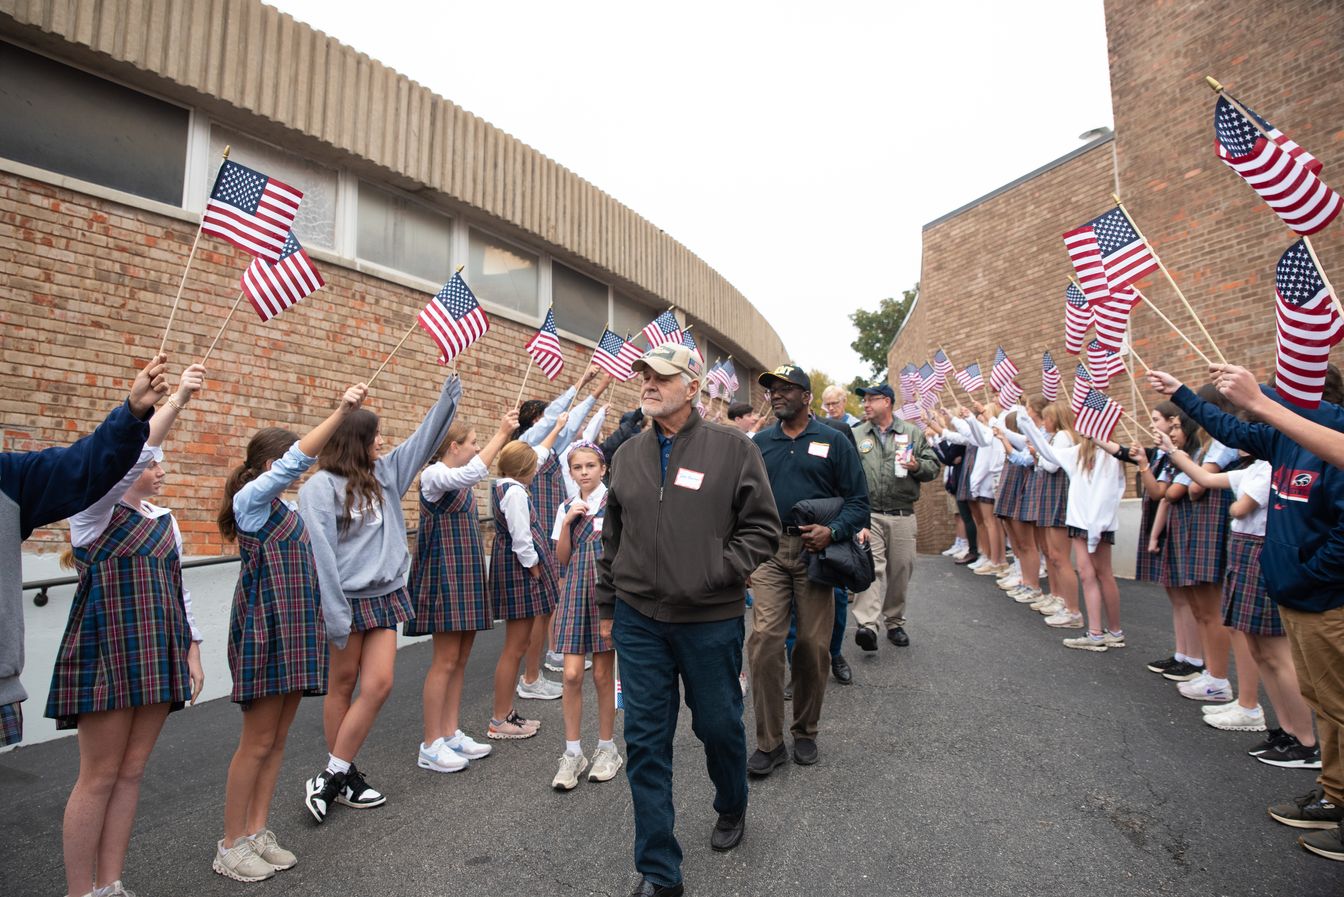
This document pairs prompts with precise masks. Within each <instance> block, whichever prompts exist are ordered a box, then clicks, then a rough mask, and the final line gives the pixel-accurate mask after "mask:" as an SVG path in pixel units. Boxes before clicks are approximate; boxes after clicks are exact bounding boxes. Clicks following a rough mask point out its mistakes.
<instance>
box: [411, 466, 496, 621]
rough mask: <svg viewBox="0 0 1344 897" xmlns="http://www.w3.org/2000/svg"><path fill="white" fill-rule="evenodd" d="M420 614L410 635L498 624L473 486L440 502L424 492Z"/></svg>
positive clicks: (417, 568) (418, 560)
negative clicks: (489, 593)
mask: <svg viewBox="0 0 1344 897" xmlns="http://www.w3.org/2000/svg"><path fill="white" fill-rule="evenodd" d="M410 587H411V599H412V601H413V602H414V603H415V616H414V617H413V618H412V619H410V620H407V621H406V625H405V626H403V627H402V630H401V631H402V632H403V633H404V634H406V635H429V634H431V633H435V632H478V631H480V630H482V629H490V628H491V627H493V626H494V625H495V621H494V615H493V614H492V613H490V602H489V600H488V598H487V597H486V580H485V549H484V548H482V547H481V531H480V528H479V527H478V526H477V523H476V500H475V498H473V497H472V494H471V490H470V489H458V490H455V491H452V492H448V493H445V494H444V496H443V497H442V498H440V499H439V500H438V501H436V502H430V501H426V500H425V497H424V496H423V495H422V496H421V497H420V531H419V533H418V535H417V536H416V545H415V562H414V563H413V564H412V565H411V585H410Z"/></svg>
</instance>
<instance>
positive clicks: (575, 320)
mask: <svg viewBox="0 0 1344 897" xmlns="http://www.w3.org/2000/svg"><path fill="white" fill-rule="evenodd" d="M551 297H552V301H553V302H554V303H555V323H556V326H557V327H559V328H560V329H561V330H568V331H569V332H570V333H576V334H578V335H579V336H586V337H588V338H589V339H591V340H593V341H594V342H596V341H597V340H598V339H599V338H601V336H602V329H603V328H604V327H606V326H607V285H606V284H604V283H598V282H597V281H596V280H593V279H592V278H591V277H585V276H584V275H582V274H580V273H579V272H578V271H575V270H573V269H571V268H566V267H565V266H564V265H562V264H560V263H559V262H555V263H553V264H552V265H551Z"/></svg>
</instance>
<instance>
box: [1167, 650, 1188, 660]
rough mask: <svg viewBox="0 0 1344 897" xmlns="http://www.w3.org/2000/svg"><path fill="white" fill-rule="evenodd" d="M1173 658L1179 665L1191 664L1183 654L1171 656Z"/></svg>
mask: <svg viewBox="0 0 1344 897" xmlns="http://www.w3.org/2000/svg"><path fill="white" fill-rule="evenodd" d="M1171 656H1172V657H1174V658H1176V662H1177V663H1189V662H1190V661H1189V659H1187V658H1186V656H1185V655H1184V654H1182V653H1181V652H1180V651H1177V652H1176V653H1175V654H1173V655H1171Z"/></svg>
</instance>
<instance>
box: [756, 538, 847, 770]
mask: <svg viewBox="0 0 1344 897" xmlns="http://www.w3.org/2000/svg"><path fill="white" fill-rule="evenodd" d="M802 548H803V540H802V539H800V538H799V537H798V536H789V535H784V536H781V537H780V539H779V551H777V552H775V556H774V557H773V558H771V559H770V560H768V561H766V562H765V563H764V564H762V565H761V566H760V567H757V568H756V572H754V573H752V574H751V595H752V606H751V621H752V627H751V640H750V641H749V642H748V643H747V657H748V659H749V660H750V662H751V699H752V705H753V707H754V708H755V711H756V747H757V748H759V749H760V750H763V751H773V750H774V749H775V748H776V747H778V746H779V745H780V744H781V743H783V741H784V639H785V637H786V636H787V635H788V634H789V608H790V606H791V605H796V606H797V609H798V640H797V642H796V643H795V644H794V646H793V727H792V732H793V737H794V738H816V737H817V722H818V721H819V720H820V719H821V703H822V699H823V698H824V697H825V695H826V677H827V675H828V674H829V672H830V669H831V652H830V642H831V628H832V626H833V625H834V624H835V595H834V593H833V592H832V590H831V587H830V586H824V585H819V584H818V583H815V582H812V581H811V580H809V579H808V578H807V565H806V564H804V563H802V561H800V560H799V555H800V553H801V552H802Z"/></svg>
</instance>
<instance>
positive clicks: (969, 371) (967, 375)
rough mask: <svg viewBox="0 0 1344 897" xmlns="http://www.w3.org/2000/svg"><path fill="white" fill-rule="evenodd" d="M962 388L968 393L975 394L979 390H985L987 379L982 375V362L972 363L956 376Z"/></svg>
mask: <svg viewBox="0 0 1344 897" xmlns="http://www.w3.org/2000/svg"><path fill="white" fill-rule="evenodd" d="M953 376H955V377H956V378H957V382H958V383H960V384H961V388H962V389H964V390H966V391H967V392H975V391H976V390H977V389H984V386H985V378H984V377H983V376H981V374H980V362H978V361H972V362H971V363H970V364H968V365H967V366H966V367H965V368H963V369H962V370H960V371H957V373H956V374H954V375H953Z"/></svg>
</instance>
